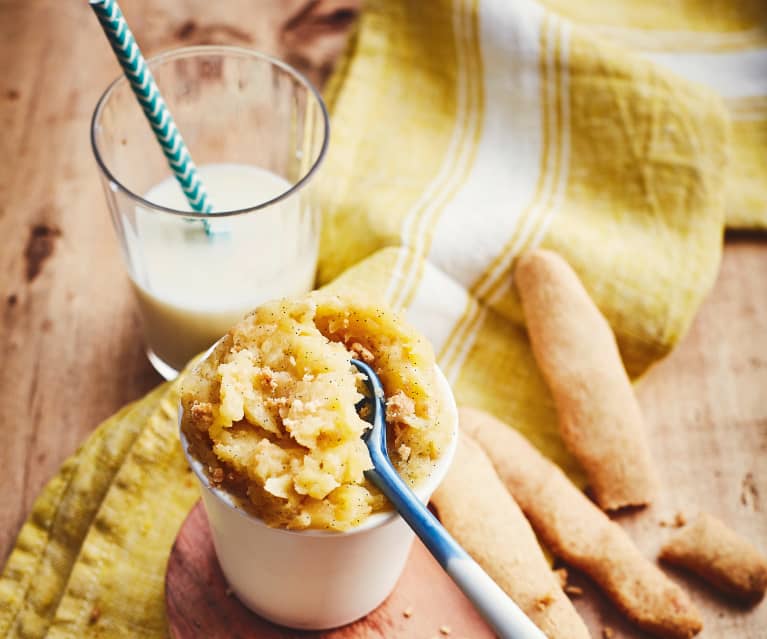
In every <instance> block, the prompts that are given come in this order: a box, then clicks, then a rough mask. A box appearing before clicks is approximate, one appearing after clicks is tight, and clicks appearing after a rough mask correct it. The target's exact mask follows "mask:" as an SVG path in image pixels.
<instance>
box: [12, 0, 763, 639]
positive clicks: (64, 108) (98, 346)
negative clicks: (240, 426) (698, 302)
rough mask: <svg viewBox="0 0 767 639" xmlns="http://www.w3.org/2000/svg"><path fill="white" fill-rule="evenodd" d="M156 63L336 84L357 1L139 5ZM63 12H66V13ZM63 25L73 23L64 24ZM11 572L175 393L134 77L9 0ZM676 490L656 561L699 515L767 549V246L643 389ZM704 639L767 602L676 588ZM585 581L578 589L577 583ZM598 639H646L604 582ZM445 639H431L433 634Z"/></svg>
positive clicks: (629, 521) (667, 479)
mask: <svg viewBox="0 0 767 639" xmlns="http://www.w3.org/2000/svg"><path fill="white" fill-rule="evenodd" d="M121 6H122V8H123V11H124V12H125V14H126V16H127V18H128V20H129V21H130V23H131V27H132V29H133V31H134V33H135V34H136V36H137V38H138V40H139V42H140V43H141V45H142V47H143V49H144V52H145V53H146V54H147V55H151V54H154V53H157V52H159V51H161V50H165V49H168V48H171V47H176V46H180V45H184V44H196V43H202V42H215V43H229V44H239V45H244V46H253V47H257V48H259V49H263V50H265V51H268V52H271V53H274V54H276V55H278V56H280V57H283V58H285V59H287V60H289V61H291V62H292V63H294V64H296V65H298V66H299V67H301V68H302V69H303V70H304V71H306V72H307V73H308V75H309V76H310V77H311V78H312V79H313V80H314V81H316V82H322V81H323V80H324V79H325V78H326V77H327V74H328V73H329V70H330V68H331V66H332V64H333V61H334V60H335V59H336V57H337V56H338V54H339V52H340V51H341V49H342V47H343V45H344V41H345V40H344V39H345V33H346V32H347V31H348V29H349V26H350V25H351V22H352V20H353V17H354V15H355V12H356V7H357V2H356V0H348V1H343V0H327V1H326V0H322V1H319V2H308V1H306V0H285V1H282V0H227V1H226V2H208V1H207V0H176V1H174V2H170V1H169V0H165V1H160V0H122V2H121ZM54 10H55V13H54ZM51 15H55V16H56V19H50V18H51ZM0 62H1V63H2V69H3V74H2V76H1V77H0V123H1V124H2V135H0V157H2V160H0V317H1V319H0V358H2V359H1V361H2V366H1V367H0V469H1V470H0V473H2V475H1V476H2V480H3V494H2V499H0V559H2V560H3V561H4V560H5V558H6V557H7V555H8V552H9V551H10V548H11V546H12V544H13V541H14V539H15V536H16V533H17V532H18V529H19V527H20V525H21V523H22V522H23V520H24V518H25V517H26V516H27V513H28V512H29V508H30V506H31V503H32V501H33V499H34V497H35V495H36V494H37V493H38V491H39V490H40V488H41V487H42V485H43V484H44V483H45V482H46V481H47V480H48V479H49V478H50V477H51V475H52V474H53V473H54V472H55V471H56V469H57V468H58V467H59V465H60V464H61V462H62V461H63V459H64V458H65V457H66V456H68V455H69V454H71V453H72V452H74V450H75V449H76V447H77V445H78V444H79V443H80V442H81V441H82V440H83V438H84V437H85V436H86V435H87V434H88V433H89V432H90V431H91V430H92V429H93V428H94V427H95V426H96V424H97V423H98V422H99V421H100V420H102V419H104V418H105V417H107V416H108V415H110V414H112V413H114V412H115V411H116V410H117V409H118V408H119V407H120V406H122V405H123V404H124V403H126V402H127V401H130V400H132V399H135V398H137V397H139V396H140V395H141V394H142V393H144V392H145V391H147V390H148V389H149V388H151V387H152V386H154V385H155V384H156V383H158V382H159V381H160V380H159V378H158V377H157V376H156V375H155V373H154V372H153V371H152V369H151V368H150V366H149V364H148V363H147V361H146V359H145V358H144V355H143V346H142V344H141V338H140V333H139V324H138V316H137V313H136V308H135V305H134V302H133V299H132V298H131V294H130V290H129V286H128V281H127V277H126V276H125V273H124V269H123V266H122V264H121V261H120V255H119V253H118V247H117V242H116V240H115V237H114V233H113V231H112V228H111V223H110V221H109V218H108V215H107V210H106V204H105V202H104V200H103V196H102V194H101V190H100V189H101V187H100V185H99V182H98V175H97V171H96V166H95V162H94V160H93V158H92V155H91V150H90V146H89V143H88V125H89V121H90V116H91V113H92V109H93V106H94V105H95V103H96V100H97V98H98V96H99V95H100V93H101V91H103V89H104V88H105V87H106V84H107V83H108V82H109V81H110V80H111V79H112V78H114V77H116V75H117V74H118V72H119V69H118V66H117V63H116V62H115V61H114V59H113V56H112V55H111V52H110V51H109V50H108V47H107V45H106V43H105V42H104V39H103V35H102V34H101V33H100V30H99V27H98V24H97V23H96V20H95V19H94V17H93V16H92V15H91V11H90V9H89V8H88V7H87V4H86V3H85V2H56V1H55V0H35V1H34V2H17V1H14V0H0ZM639 395H640V402H641V404H642V408H643V410H644V414H645V417H646V422H647V424H648V428H649V429H650V447H651V449H652V451H653V453H654V455H655V457H656V459H657V462H658V464H657V465H658V467H659V469H660V473H661V479H662V480H663V482H664V484H665V486H667V487H668V490H666V491H664V493H663V495H662V497H661V498H660V499H659V501H658V503H657V504H656V505H655V506H654V507H653V508H652V509H651V510H650V511H647V512H644V513H636V514H632V515H629V516H626V517H623V518H622V520H621V521H622V523H624V524H625V525H626V527H627V529H628V530H629V532H630V534H631V535H632V537H633V538H634V539H635V540H636V541H637V543H638V544H639V546H640V547H641V549H642V550H643V551H644V552H645V554H646V555H647V556H649V557H654V556H655V555H656V554H657V551H658V549H659V548H660V546H661V543H662V541H663V540H665V538H666V537H667V535H668V533H669V530H668V529H667V528H664V527H661V526H660V525H659V522H660V521H661V520H671V519H673V517H674V515H675V513H676V512H677V511H682V512H684V513H685V514H687V515H688V517H689V516H692V515H694V514H695V512H696V511H697V510H698V509H701V510H707V511H710V512H711V513H713V514H714V515H716V516H718V517H720V518H722V519H723V520H724V521H725V522H727V523H728V524H729V525H731V526H732V527H733V528H734V529H735V530H737V531H739V532H740V533H742V534H743V535H744V536H746V537H747V538H748V539H750V540H751V541H752V542H754V543H756V544H757V545H758V546H760V547H761V548H762V550H767V240H765V238H764V237H761V238H760V237H750V236H740V237H735V238H730V239H729V240H728V242H727V246H726V249H725V255H724V261H723V265H722V271H721V273H720V276H719V279H718V281H717V284H716V287H715V289H714V291H713V292H712V294H711V296H710V297H709V299H708V301H707V302H706V304H705V305H704V306H703V307H702V309H701V311H700V313H699V315H698V318H697V320H696V322H695V324H694V326H693V328H692V330H691V332H690V334H689V335H688V336H687V338H686V339H685V340H684V342H683V343H682V344H681V346H680V347H679V348H678V349H677V350H676V351H675V352H674V353H673V354H672V355H671V356H670V357H669V358H668V359H667V360H666V361H664V362H662V363H661V364H660V365H658V366H657V367H656V368H655V369H653V370H652V371H650V373H649V374H648V375H647V376H646V378H645V379H644V380H643V381H642V382H641V383H640V388H639ZM674 577H675V579H677V580H678V581H679V583H682V584H683V585H684V586H685V587H687V588H688V589H689V590H690V591H691V593H692V596H693V598H694V600H695V602H696V603H697V604H698V605H699V606H700V608H701V610H702V611H703V613H704V617H705V623H706V628H705V629H704V631H703V633H702V635H701V636H702V637H703V638H704V639H719V638H721V637H733V638H736V637H737V638H738V639H764V638H765V630H764V629H765V628H767V605H766V604H764V603H763V604H762V605H760V606H758V607H756V608H754V609H751V610H742V609H739V608H736V607H733V606H732V605H730V604H728V603H725V602H723V601H722V600H720V599H719V598H718V597H717V596H716V595H714V594H713V593H712V592H711V591H710V590H708V589H707V588H706V587H704V586H701V585H699V583H698V582H696V581H695V580H694V579H690V578H687V577H685V576H682V575H681V574H679V575H674ZM575 579H576V580H577V576H576V577H575ZM578 583H579V585H583V586H584V588H585V590H586V592H585V594H584V596H583V597H580V598H578V599H576V605H577V607H578V609H579V610H580V611H581V613H582V614H583V615H584V617H585V618H586V621H587V623H588V624H589V627H590V628H591V630H592V634H593V635H594V637H598V636H599V634H600V632H601V630H602V628H603V627H604V626H610V627H612V628H613V629H615V631H616V636H617V637H626V638H633V637H641V636H642V635H640V634H637V633H636V632H634V631H633V630H632V629H631V628H630V627H629V626H628V625H627V624H626V623H625V622H623V621H621V620H620V619H619V618H618V617H617V615H616V613H615V612H614V610H613V609H612V607H611V606H610V605H609V604H608V603H607V602H606V600H604V599H603V598H602V597H601V596H600V595H599V594H598V593H597V592H596V591H595V590H594V589H593V588H592V587H591V586H590V585H589V584H588V583H585V584H583V583H582V582H578ZM427 637H428V636H427Z"/></svg>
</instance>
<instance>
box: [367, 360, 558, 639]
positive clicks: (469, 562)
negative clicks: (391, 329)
mask: <svg viewBox="0 0 767 639" xmlns="http://www.w3.org/2000/svg"><path fill="white" fill-rule="evenodd" d="M352 364H354V366H356V367H357V369H359V371H360V372H362V373H363V374H364V375H365V376H366V378H367V380H366V385H367V388H368V391H369V392H370V397H368V398H366V399H364V400H362V402H360V404H358V408H359V407H360V405H362V404H365V403H369V404H370V407H371V410H370V415H369V416H368V421H369V422H370V424H372V428H370V429H369V430H368V431H367V432H366V433H365V435H364V436H363V438H364V440H365V443H366V444H367V447H368V451H370V458H371V460H372V461H373V468H372V469H371V470H367V471H365V476H366V477H367V479H368V480H370V482H371V483H372V484H374V485H375V486H376V487H377V488H378V489H379V490H380V491H381V492H382V493H383V494H384V495H386V497H387V498H388V499H389V501H390V502H391V503H392V505H393V506H394V508H395V509H396V510H397V512H398V513H399V514H400V516H401V517H402V518H403V519H404V520H405V521H406V522H407V523H408V525H409V526H410V527H411V528H412V529H413V531H414V532H415V534H416V535H418V537H420V539H421V541H422V542H423V544H424V545H425V546H426V547H427V548H428V549H429V552H431V554H432V555H433V556H434V558H435V559H436V560H437V561H438V562H439V564H440V566H442V568H443V569H444V570H445V572H447V574H448V575H450V577H451V578H452V579H453V581H454V582H455V583H456V584H457V585H458V587H459V588H460V589H461V590H462V591H463V593H464V594H465V595H466V596H467V597H468V598H469V600H470V601H471V602H472V603H473V604H474V607H475V608H476V609H477V610H478V611H479V613H480V614H481V615H482V617H483V618H484V619H485V621H487V623H488V624H489V625H490V627H492V628H493V630H495V632H496V633H497V634H498V636H499V637H500V638H501V639H546V635H544V634H543V632H541V631H540V630H539V629H538V627H537V626H536V625H535V624H534V623H533V622H532V621H530V619H529V618H528V617H527V616H526V615H525V613H524V612H522V610H520V609H519V607H518V606H517V605H516V604H515V603H514V602H513V601H512V600H511V598H509V596H508V595H507V594H506V593H505V592H503V590H501V588H500V587H499V586H498V584H496V583H495V582H494V581H493V580H492V579H491V578H490V577H489V576H488V574H487V573H486V572H485V571H484V570H482V568H480V566H479V564H477V562H475V561H474V560H473V559H472V558H471V557H470V556H469V555H468V554H467V553H466V551H465V550H464V549H463V548H461V546H459V545H458V543H457V542H456V541H455V539H453V538H452V537H451V536H450V533H448V532H447V531H446V530H445V529H444V528H443V527H442V524H440V523H439V521H438V520H437V518H436V517H435V516H434V515H432V514H431V512H430V511H429V509H428V508H426V506H424V505H423V504H422V503H421V501H420V500H419V499H418V497H416V496H415V494H414V493H413V491H412V490H410V488H409V487H408V485H407V484H406V483H405V482H404V481H402V479H401V478H400V476H399V474H398V473H397V471H396V470H395V469H394V466H393V465H392V462H391V460H390V459H389V453H388V452H387V450H386V420H385V414H386V409H385V406H384V400H383V398H384V392H383V386H382V385H381V380H380V379H378V375H376V374H375V372H374V371H373V369H372V368H370V366H368V365H367V364H365V363H364V362H361V361H360V360H357V359H352ZM478 489H480V490H481V487H478ZM470 507H471V505H470V504H467V508H470Z"/></svg>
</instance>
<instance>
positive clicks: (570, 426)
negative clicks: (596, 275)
mask: <svg viewBox="0 0 767 639" xmlns="http://www.w3.org/2000/svg"><path fill="white" fill-rule="evenodd" d="M514 278H515V281H516V285H517V289H518V290H519V295H520V298H521V300H522V306H523V308H524V312H525V321H526V324H527V332H528V335H529V337H530V342H531V344H532V348H533V354H534V355H535V360H536V362H537V363H538V367H539V368H540V370H541V373H542V374H543V377H544V379H545V380H546V384H547V385H548V387H549V389H550V390H551V393H552V395H553V397H554V401H555V404H556V407H557V414H558V416H559V429H560V433H561V435H562V439H563V440H564V442H565V445H566V446H567V448H568V450H570V452H571V453H572V454H573V456H575V457H576V458H577V459H578V461H579V462H580V463H581V465H582V466H583V469H584V470H585V471H586V475H587V476H588V479H589V483H590V485H591V487H592V489H593V491H594V496H595V497H596V500H597V503H598V504H599V505H600V506H601V507H602V508H603V509H605V510H616V509H619V508H623V507H626V506H642V505H645V504H647V503H649V502H650V501H651V499H652V498H653V496H654V495H655V491H656V484H657V482H656V479H655V470H654V468H653V466H652V463H651V459H650V453H649V449H648V447H647V443H646V441H645V435H644V427H643V423H642V415H641V412H640V410H639V404H638V403H637V400H636V397H635V395H634V390H633V388H632V387H631V382H630V381H629V378H628V376H627V374H626V370H625V369H624V367H623V363H622V361H621V357H620V353H619V352H618V346H617V344H616V342H615V336H614V335H613V332H612V330H611V329H610V325H609V324H608V323H607V320H605V318H604V316H603V315H602V314H601V313H600V312H599V309H598V308H597V307H596V305H595V304H594V302H593V301H592V300H591V298H590V297H589V295H588V293H587V292H586V289H585V288H584V287H583V285H582V284H581V282H580V280H579V279H578V276H577V275H576V274H575V272H574V271H573V269H572V268H570V266H569V265H568V264H567V262H565V260H564V259H562V258H561V257H560V256H559V255H557V254H556V253H553V252H551V251H545V250H535V251H531V252H529V253H526V254H525V255H523V256H522V257H521V258H520V259H519V262H518V263H517V267H516V270H515V272H514Z"/></svg>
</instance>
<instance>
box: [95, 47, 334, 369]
mask: <svg viewBox="0 0 767 639" xmlns="http://www.w3.org/2000/svg"><path fill="white" fill-rule="evenodd" d="M148 64H149V67H150V68H151V70H152V73H153V74H154V77H155V79H156V81H157V84H158V86H159V88H160V91H161V93H162V95H163V97H164V98H165V101H166V103H167V105H168V108H169V110H170V112H171V113H172V114H173V117H174V119H175V121H176V124H177V126H178V129H179V131H180V132H181V135H182V136H183V137H184V140H185V142H186V144H187V147H188V148H189V151H190V154H191V156H192V158H193V159H194V161H195V163H196V164H197V166H198V169H199V171H200V176H201V178H202V181H203V183H204V184H205V185H206V187H207V189H208V192H209V195H210V197H211V201H212V202H213V205H214V213H213V214H210V215H206V214H202V213H194V212H192V211H191V208H190V207H189V206H188V204H187V203H186V200H185V199H184V197H183V194H182V192H181V189H180V187H179V186H178V185H177V184H176V183H175V181H174V178H173V177H172V174H171V171H170V169H169V167H168V165H167V161H166V159H165V156H164V155H163V154H162V152H161V150H160V146H159V144H158V142H157V140H156V139H155V137H154V134H153V132H152V130H151V129H150V127H149V124H148V122H147V121H146V119H145V117H144V114H143V112H142V111H141V109H140V107H139V105H138V104H137V102H136V98H135V97H134V95H133V93H132V92H131V89H130V86H129V84H128V82H127V80H126V78H125V77H120V78H118V79H117V80H115V81H114V82H113V83H112V84H111V85H110V86H109V87H108V88H107V90H106V91H105V92H104V94H103V95H102V97H101V99H100V100H99V102H98V104H97V105H96V110H95V112H94V114H93V120H92V124H91V143H92V146H93V152H94V155H95V156H96V162H97V164H98V167H99V172H100V175H101V180H102V183H103V186H104V192H105V194H106V199H107V204H108V207H109V211H110V213H111V217H112V221H113V223H114V227H115V231H116V233H117V237H118V240H119V245H120V248H121V251H122V255H123V258H124V261H125V265H126V268H127V272H128V276H129V278H130V281H131V284H132V286H133V290H134V291H135V293H136V299H137V300H138V306H139V310H140V314H141V319H142V323H143V329H144V337H145V341H146V351H147V356H148V357H149V360H150V362H151V363H152V365H153V366H154V367H155V368H156V369H157V371H158V372H159V373H160V374H161V375H163V376H164V377H166V378H168V379H170V378H173V377H175V376H176V375H177V374H178V371H179V370H181V369H182V368H183V367H184V365H185V364H186V363H187V362H188V361H189V359H190V358H191V357H193V356H194V355H196V354H197V353H200V352H202V351H204V350H205V349H206V348H207V347H208V346H210V345H211V344H213V343H214V342H215V341H216V340H217V339H218V338H219V337H220V336H221V335H222V334H223V333H225V332H226V331H227V330H228V328H229V327H230V326H231V325H232V324H234V323H235V322H236V321H237V320H239V319H240V318H241V317H242V316H243V315H244V314H245V313H247V311H249V310H250V309H252V308H253V307H255V306H257V305H259V304H260V303H262V302H265V301H267V300H269V299H274V298H278V297H284V296H289V295H297V294H300V293H304V292H307V291H309V290H310V289H311V288H312V287H313V285H314V277H315V271H316V265H317V248H318V239H319V224H320V217H319V208H318V205H317V202H316V198H315V197H314V193H313V189H312V188H311V185H310V182H311V180H312V178H313V176H314V175H315V173H316V171H317V169H318V167H319V165H320V163H321V162H322V159H323V157H324V154H325V150H326V148H327V144H328V134H329V124H328V115H327V111H326V109H325V105H324V103H323V101H322V98H321V97H320V95H319V93H318V92H317V90H316V89H315V88H314V87H313V86H312V85H311V84H310V83H309V82H308V80H306V79H305V78H304V77H303V76H302V75H301V74H300V73H298V72H297V71H296V70H295V69H293V68H292V67H290V66H289V65H287V64H285V63H283V62H280V61H279V60H276V59H274V58H271V57H269V56H267V55H264V54H262V53H259V52H256V51H252V50H247V49H242V48H237V47H225V46H198V47H188V48H183V49H177V50H174V51H171V52H168V53H164V54H161V55H159V56H157V57H154V58H152V59H150V60H148Z"/></svg>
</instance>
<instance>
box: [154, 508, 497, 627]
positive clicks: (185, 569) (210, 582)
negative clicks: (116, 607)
mask: <svg viewBox="0 0 767 639" xmlns="http://www.w3.org/2000/svg"><path fill="white" fill-rule="evenodd" d="M165 605H166V608H167V613H168V627H169V629H170V633H171V636H172V637H174V638H175V639H192V638H195V639H196V638H198V637H205V638H206V639H215V638H218V637H220V638H222V639H223V638H227V639H235V638H236V639H293V638H294V637H295V638H298V637H300V638H301V639H310V638H313V637H316V638H318V639H319V638H322V639H342V638H343V639H384V638H385V639H400V638H401V639H411V638H412V639H432V638H437V637H439V638H440V639H483V638H485V637H487V638H488V639H491V638H492V637H494V635H493V633H492V631H491V630H490V629H489V628H488V627H487V625H486V624H485V623H484V621H482V619H481V618H480V617H479V615H478V614H477V612H476V610H474V608H473V606H472V605H471V603H470V602H469V601H468V599H466V597H464V595H463V593H462V592H461V591H460V590H458V588H457V586H456V585H455V584H454V583H453V582H452V580H451V579H450V577H448V576H447V575H446V574H445V573H444V572H443V570H442V569H441V568H440V566H439V564H438V563H437V562H436V561H435V560H434V559H433V558H432V556H431V555H430V554H429V552H428V551H427V550H426V549H425V548H424V546H423V545H422V544H421V543H420V542H419V541H418V540H416V542H415V543H414V544H413V550H412V552H411V553H410V558H409V559H408V563H407V566H406V568H405V572H404V574H403V575H402V577H401V578H400V580H399V582H398V583H397V587H396V588H395V589H394V592H393V593H392V594H391V595H390V596H389V598H388V599H387V600H386V601H384V602H383V604H381V605H380V606H379V607H378V608H377V609H376V610H374V611H373V612H372V613H370V614H369V615H368V616H367V617H365V618H363V619H360V620H359V621H356V622H354V623H352V624H349V625H348V626H343V627H342V628H335V629H333V630H324V631H321V632H305V631H298V630H290V629H288V628H283V627H280V626H275V625H273V624H271V623H269V622H267V621H264V620H263V619H261V618H260V617H258V616H256V615H255V614H253V613H252V612H250V611H249V610H248V609H247V608H245V606H243V605H242V604H241V603H240V602H239V601H238V600H237V598H236V597H234V596H233V595H231V594H227V585H226V581H225V580H224V576H223V575H222V574H221V569H220V568H219V566H218V561H217V560H216V555H215V551H214V550H213V542H212V540H211V537H210V529H209V528H208V519H207V517H206V516H205V510H204V509H203V507H202V503H200V502H198V503H197V505H196V506H195V507H194V508H193V509H192V512H191V513H189V516H188V517H187V518H186V521H184V523H183V525H182V526H181V529H180V530H179V533H178V536H177V537H176V542H175V543H174V544H173V549H172V550H171V553H170V557H169V559H168V569H167V572H166V575H165ZM406 610H411V611H412V614H411V615H410V616H409V617H407V616H405V611H406ZM442 627H445V628H449V635H447V636H446V635H443V634H442V633H441V632H440V628H442Z"/></svg>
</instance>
